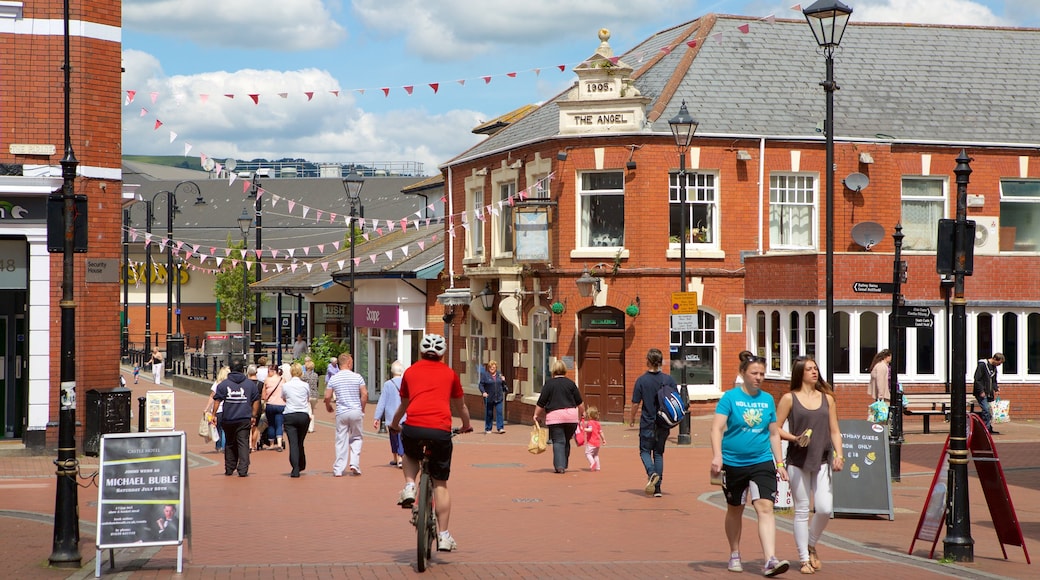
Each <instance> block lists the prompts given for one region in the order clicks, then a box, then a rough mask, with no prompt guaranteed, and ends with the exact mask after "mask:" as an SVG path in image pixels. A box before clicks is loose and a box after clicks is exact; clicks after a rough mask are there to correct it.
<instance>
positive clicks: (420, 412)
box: [401, 359, 462, 431]
mask: <svg viewBox="0 0 1040 580" xmlns="http://www.w3.org/2000/svg"><path fill="white" fill-rule="evenodd" d="M401 398H402V399H408V400H409V402H408V410H407V413H408V418H407V419H405V423H406V424H408V425H410V426H412V427H426V428H428V429H439V430H441V431H451V405H450V399H461V398H462V382H461V381H460V380H459V375H458V373H456V372H455V371H454V370H452V369H451V367H449V366H448V365H446V364H444V363H442V362H439V361H432V360H426V359H420V360H419V361H417V362H416V363H415V364H413V365H412V366H410V367H408V370H406V371H405V372H404V377H403V378H402V379H401Z"/></svg>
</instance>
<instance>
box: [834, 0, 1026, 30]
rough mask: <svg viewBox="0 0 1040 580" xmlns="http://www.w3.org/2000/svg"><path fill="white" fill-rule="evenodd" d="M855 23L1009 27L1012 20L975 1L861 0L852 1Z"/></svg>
mask: <svg viewBox="0 0 1040 580" xmlns="http://www.w3.org/2000/svg"><path fill="white" fill-rule="evenodd" d="M849 5H850V6H852V9H853V13H852V18H853V19H854V21H855V22H911V23H915V24H964V25H974V26H1008V25H1010V24H1011V23H1010V22H1009V21H1008V20H1006V19H1004V18H1001V17H999V16H997V15H996V14H994V13H993V11H992V10H991V9H990V8H989V7H987V6H984V5H982V4H980V3H978V2H972V0H945V1H943V2H936V1H935V0H859V1H857V2H855V3H851V2H850V3H849Z"/></svg>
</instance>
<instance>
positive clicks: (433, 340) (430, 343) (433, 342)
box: [419, 334, 448, 356]
mask: <svg viewBox="0 0 1040 580" xmlns="http://www.w3.org/2000/svg"><path fill="white" fill-rule="evenodd" d="M447 350H448V343H447V342H446V341H445V340H444V337H443V336H441V335H439V334H427V335H425V336H423V337H422V341H421V342H420V343H419V352H420V353H422V354H426V353H428V352H432V353H434V354H436V355H437V356H444V353H445V352H446V351H447Z"/></svg>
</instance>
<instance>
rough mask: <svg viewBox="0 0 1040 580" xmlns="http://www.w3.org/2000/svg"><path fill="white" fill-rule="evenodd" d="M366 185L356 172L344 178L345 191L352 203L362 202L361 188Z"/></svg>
mask: <svg viewBox="0 0 1040 580" xmlns="http://www.w3.org/2000/svg"><path fill="white" fill-rule="evenodd" d="M364 185H365V179H364V178H363V177H361V174H360V173H358V172H356V171H355V172H353V173H351V174H350V175H348V176H346V177H344V178H343V189H344V190H345V191H346V192H347V196H348V197H349V198H350V201H352V202H355V203H357V202H358V201H361V188H362V187H363V186H364Z"/></svg>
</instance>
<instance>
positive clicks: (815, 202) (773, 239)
mask: <svg viewBox="0 0 1040 580" xmlns="http://www.w3.org/2000/svg"><path fill="white" fill-rule="evenodd" d="M781 178H782V179H784V180H795V181H797V180H803V179H807V180H811V181H812V186H811V187H809V188H806V187H804V186H798V185H795V186H793V187H792V186H790V185H788V186H785V187H783V188H779V187H776V186H774V180H776V179H781ZM774 192H776V194H774ZM787 192H793V193H794V195H795V197H797V195H798V194H799V192H808V193H809V195H811V196H812V199H811V200H799V199H794V200H785V201H779V200H778V195H779V194H780V193H787ZM785 197H787V196H786V195H785ZM819 199H820V179H819V175H817V174H813V173H792V172H774V173H771V174H770V175H769V247H770V249H774V250H815V249H817V248H819V232H820V228H819ZM788 207H791V208H797V207H806V208H808V209H809V223H808V227H809V233H808V235H807V237H808V240H807V243H805V244H798V243H794V241H793V240H788V241H786V242H784V241H782V240H783V236H781V234H780V233H776V234H774V231H775V230H777V228H780V229H782V230H784V231H786V232H787V236H788V237H789V238H790V237H792V236H793V235H794V234H793V233H792V231H793V228H794V227H795V226H794V225H793V224H791V223H790V222H791V221H792V220H790V219H788V220H786V221H787V222H789V223H788V225H786V226H785V225H783V224H780V223H774V212H783V211H784V209H785V208H788ZM784 215H786V212H784Z"/></svg>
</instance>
